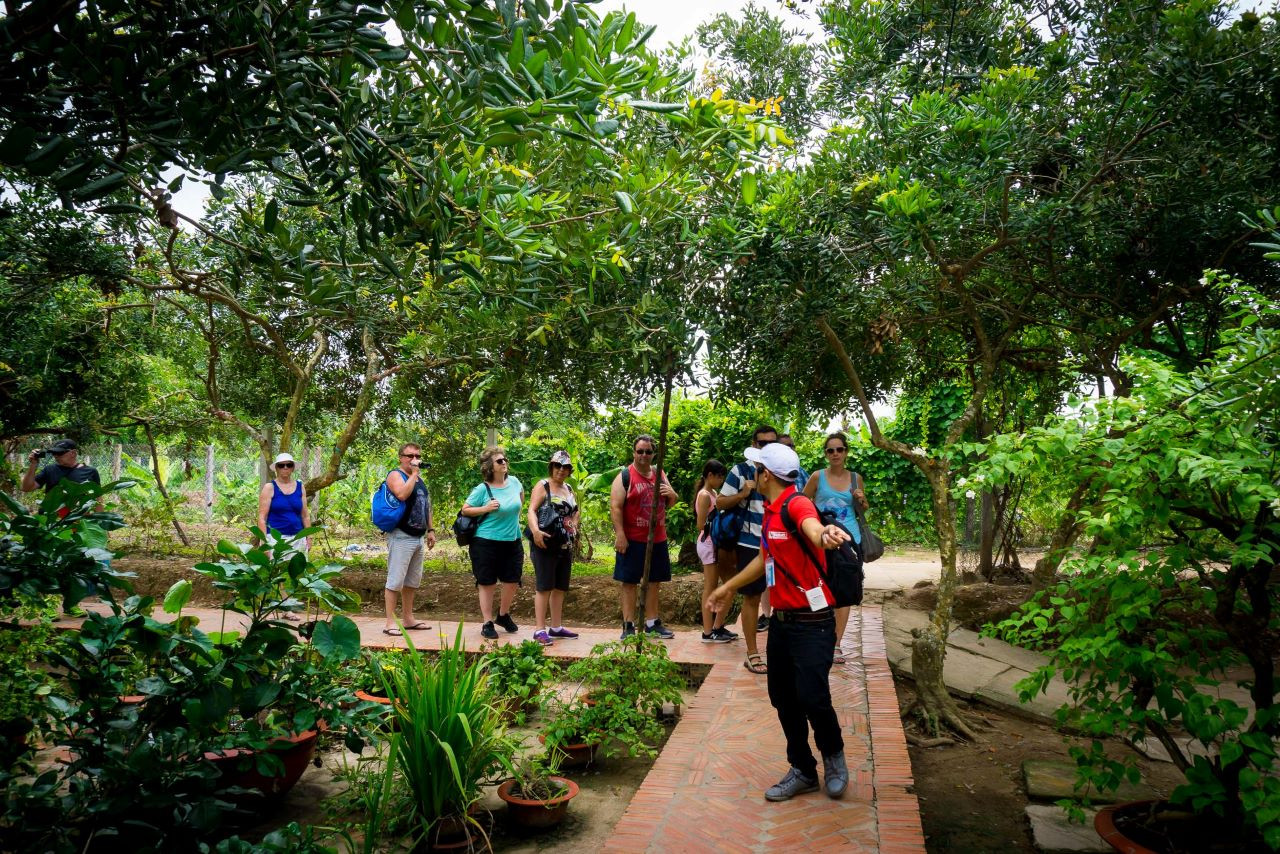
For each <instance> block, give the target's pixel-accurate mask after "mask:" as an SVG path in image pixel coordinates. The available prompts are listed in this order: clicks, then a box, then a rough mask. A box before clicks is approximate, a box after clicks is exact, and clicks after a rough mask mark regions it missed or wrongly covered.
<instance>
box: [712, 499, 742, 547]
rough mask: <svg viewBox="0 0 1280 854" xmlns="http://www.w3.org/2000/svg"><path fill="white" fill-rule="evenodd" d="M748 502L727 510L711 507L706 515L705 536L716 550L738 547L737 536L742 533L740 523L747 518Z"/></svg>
mask: <svg viewBox="0 0 1280 854" xmlns="http://www.w3.org/2000/svg"><path fill="white" fill-rule="evenodd" d="M750 503H751V502H750V501H747V502H744V503H742V504H735V505H734V506H733V507H730V508H729V509H728V510H721V509H720V508H719V507H712V508H711V512H710V513H708V514H707V528H706V530H707V534H708V536H710V537H711V542H713V543H715V544H716V548H718V549H731V548H733V547H734V546H736V545H738V535H739V534H741V533H742V523H743V521H744V520H745V519H746V518H747V505H748V504H750Z"/></svg>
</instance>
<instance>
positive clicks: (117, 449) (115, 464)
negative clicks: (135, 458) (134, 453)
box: [111, 442, 124, 481]
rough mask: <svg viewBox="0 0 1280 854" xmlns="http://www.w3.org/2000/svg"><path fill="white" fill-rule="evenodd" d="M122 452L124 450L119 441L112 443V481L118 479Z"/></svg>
mask: <svg viewBox="0 0 1280 854" xmlns="http://www.w3.org/2000/svg"><path fill="white" fill-rule="evenodd" d="M123 452H124V448H123V447H122V446H121V445H120V443H119V442H116V443H115V444H114V445H112V446H111V480H112V481H117V480H119V479H120V472H121V470H122V466H121V461H120V456H121V454H122V453H123Z"/></svg>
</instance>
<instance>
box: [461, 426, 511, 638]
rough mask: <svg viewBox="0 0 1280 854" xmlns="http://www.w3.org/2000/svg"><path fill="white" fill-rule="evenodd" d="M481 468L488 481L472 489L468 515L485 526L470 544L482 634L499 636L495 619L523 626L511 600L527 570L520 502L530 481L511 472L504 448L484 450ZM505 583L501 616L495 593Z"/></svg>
mask: <svg viewBox="0 0 1280 854" xmlns="http://www.w3.org/2000/svg"><path fill="white" fill-rule="evenodd" d="M480 473H481V474H483V475H484V482H483V483H481V484H479V485H478V486H476V488H475V489H473V490H471V494H470V495H468V496H467V503H466V505H465V506H463V508H462V513H463V515H465V516H479V517H480V527H478V528H476V535H475V538H474V539H473V540H472V541H471V545H470V546H468V549H469V550H470V553H471V572H472V574H474V575H475V577H476V590H477V592H478V593H479V595H480V614H481V616H483V617H484V626H483V627H481V629H480V634H481V635H483V636H484V637H486V638H496V637H497V636H498V630H497V629H495V628H494V627H493V626H494V623H497V624H498V625H499V626H502V627H503V628H504V629H506V630H507V631H508V632H516V631H519V629H520V627H519V626H517V625H516V621H515V620H513V619H511V604H512V603H513V602H514V601H515V598H516V588H517V587H519V586H520V575H521V574H522V573H523V571H524V546H523V545H522V544H521V542H520V507H521V505H523V504H524V486H522V485H521V483H520V481H519V480H518V479H517V478H516V477H515V476H514V475H508V474H507V452H506V451H505V450H503V449H502V448H500V447H496V446H495V447H489V448H485V449H484V453H482V454H481V455H480ZM499 583H501V584H502V595H501V599H500V601H499V606H498V616H497V617H496V618H495V617H494V615H493V593H494V588H496V587H497V586H498V584H499Z"/></svg>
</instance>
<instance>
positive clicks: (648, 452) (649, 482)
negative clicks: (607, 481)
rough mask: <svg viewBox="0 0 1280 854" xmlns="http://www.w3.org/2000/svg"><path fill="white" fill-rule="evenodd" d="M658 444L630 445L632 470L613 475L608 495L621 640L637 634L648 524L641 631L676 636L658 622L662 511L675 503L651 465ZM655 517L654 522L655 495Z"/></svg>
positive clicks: (646, 438)
mask: <svg viewBox="0 0 1280 854" xmlns="http://www.w3.org/2000/svg"><path fill="white" fill-rule="evenodd" d="M656 448H657V443H656V442H654V441H653V437H652V436H650V435H648V434H644V435H641V436H637V437H636V438H635V441H634V442H632V443H631V460H632V461H631V465H630V466H628V467H626V468H625V469H623V470H622V471H620V472H618V475H617V477H615V478H614V479H613V486H611V487H610V490H609V518H610V519H611V520H612V521H613V550H614V551H615V552H616V554H615V555H614V558H613V580H614V581H618V582H621V584H622V592H621V599H622V638H623V639H626V638H628V637H630V636H631V635H634V634H635V632H636V624H635V618H636V598H637V591H638V590H639V588H640V582H641V580H642V579H643V576H644V555H645V552H646V551H647V550H648V547H649V525H650V523H651V522H652V523H653V553H652V556H651V557H650V559H649V588H648V590H646V591H645V601H644V616H645V620H644V631H646V632H648V633H649V634H652V635H656V636H657V637H660V638H662V639H663V640H670V639H671V638H673V637H675V632H673V631H671V630H670V629H668V628H667V627H666V626H664V625H663V624H662V620H661V618H659V617H658V586H659V585H660V584H662V583H664V582H667V581H670V580H671V555H670V553H669V552H668V551H667V508H669V507H670V506H671V505H672V504H675V503H676V498H677V496H676V491H675V490H674V489H672V488H671V481H669V480H667V474H666V472H663V473H662V480H661V482H659V481H658V470H657V469H656V468H655V467H654V465H653V455H654V451H655V449H656ZM655 490H656V491H657V493H658V494H657V498H658V500H657V502H656V504H657V517H656V518H654V505H655V502H654V492H655Z"/></svg>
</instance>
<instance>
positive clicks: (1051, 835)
mask: <svg viewBox="0 0 1280 854" xmlns="http://www.w3.org/2000/svg"><path fill="white" fill-rule="evenodd" d="M1096 813H1097V810H1085V816H1086V818H1085V822H1084V824H1073V823H1071V822H1070V821H1068V820H1067V813H1066V811H1065V810H1064V809H1062V808H1061V807H1049V806H1040V805H1038V804H1032V805H1031V806H1029V807H1027V820H1028V821H1030V822H1031V835H1032V837H1033V838H1034V840H1035V844H1036V848H1038V849H1040V850H1041V851H1045V852H1048V853H1049V854H1063V853H1064V852H1075V851H1087V852H1101V854H1106V852H1108V851H1111V850H1112V848H1111V846H1110V845H1107V844H1106V843H1105V842H1103V841H1102V837H1100V836H1098V832H1097V831H1096V830H1094V829H1093V817H1094V815H1095V814H1096Z"/></svg>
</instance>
